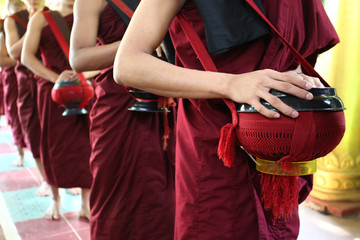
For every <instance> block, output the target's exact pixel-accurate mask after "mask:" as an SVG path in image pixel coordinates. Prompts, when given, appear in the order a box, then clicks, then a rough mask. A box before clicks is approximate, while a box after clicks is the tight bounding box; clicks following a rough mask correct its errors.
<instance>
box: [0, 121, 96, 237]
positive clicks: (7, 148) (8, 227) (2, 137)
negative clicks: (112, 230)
mask: <svg viewBox="0 0 360 240" xmlns="http://www.w3.org/2000/svg"><path fill="white" fill-rule="evenodd" d="M16 157H17V154H16V149H15V148H14V146H13V145H12V136H11V132H10V129H9V127H8V126H6V124H5V118H4V116H2V117H1V120H0V223H1V229H0V240H3V239H6V240H17V239H23V240H45V239H51V240H57V239H59V240H60V239H61V240H72V239H74V240H75V239H76V240H79V239H84V240H87V239H90V234H89V223H88V222H87V221H85V220H84V219H80V218H79V217H78V213H79V212H78V210H79V209H80V204H81V197H80V196H79V195H78V196H74V195H71V194H69V193H68V192H67V191H66V190H65V189H61V190H60V193H61V203H62V206H61V220H60V221H50V220H46V219H44V218H43V214H44V212H45V211H46V209H47V208H48V206H49V205H50V203H51V196H50V197H39V196H36V194H35V193H36V191H37V189H38V187H39V185H40V177H39V173H38V171H37V169H36V165H35V162H34V160H33V158H32V157H31V154H30V152H29V151H26V152H25V166H24V167H14V166H12V165H11V163H12V161H13V160H14V159H16Z"/></svg>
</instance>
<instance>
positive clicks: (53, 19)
mask: <svg viewBox="0 0 360 240" xmlns="http://www.w3.org/2000/svg"><path fill="white" fill-rule="evenodd" d="M42 13H43V14H44V17H45V19H46V21H47V22H48V24H49V27H50V29H51V31H52V32H53V34H54V36H55V38H56V40H57V42H58V43H59V45H60V47H61V50H62V51H63V53H64V54H65V56H66V59H67V60H68V61H69V52H70V47H69V42H70V29H69V26H68V25H67V23H66V21H65V19H64V18H63V17H62V16H61V15H60V13H59V12H56V11H43V12H42ZM77 75H78V77H79V79H80V81H81V83H82V84H87V83H86V79H85V77H84V75H83V74H82V73H78V74H77Z"/></svg>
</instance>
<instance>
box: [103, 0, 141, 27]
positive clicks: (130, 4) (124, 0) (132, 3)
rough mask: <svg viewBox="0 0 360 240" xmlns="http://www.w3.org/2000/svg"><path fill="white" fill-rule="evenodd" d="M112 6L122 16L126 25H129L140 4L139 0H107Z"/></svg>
mask: <svg viewBox="0 0 360 240" xmlns="http://www.w3.org/2000/svg"><path fill="white" fill-rule="evenodd" d="M106 1H107V2H108V3H109V4H110V6H111V7H112V8H113V9H114V10H115V12H116V13H117V14H119V16H120V17H121V19H122V20H123V22H124V23H125V24H126V26H128V25H129V23H130V19H131V18H132V15H133V14H134V11H135V9H136V8H137V6H138V5H139V1H138V0H106Z"/></svg>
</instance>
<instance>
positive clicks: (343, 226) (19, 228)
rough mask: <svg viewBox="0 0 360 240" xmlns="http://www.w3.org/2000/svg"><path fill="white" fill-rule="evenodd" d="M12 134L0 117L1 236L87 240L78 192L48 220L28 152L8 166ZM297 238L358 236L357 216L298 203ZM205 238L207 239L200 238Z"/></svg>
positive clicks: (347, 239) (349, 239)
mask: <svg viewBox="0 0 360 240" xmlns="http://www.w3.org/2000/svg"><path fill="white" fill-rule="evenodd" d="M16 156H17V155H16V152H15V148H14V146H13V145H12V136H11V132H10V129H9V127H8V126H6V124H5V119H4V116H2V117H1V119H0V240H5V239H6V240H19V239H23V240H45V239H51V240H73V239H74V240H79V239H83V240H88V239H90V234H89V223H88V222H86V221H84V220H83V219H79V217H78V210H79V208H80V202H81V199H80V196H73V195H70V194H69V193H67V192H66V191H65V190H64V189H62V190H61V197H62V209H61V213H62V215H61V220H60V221H49V220H46V219H44V218H43V214H44V212H45V210H46V209H47V207H48V205H49V204H50V202H51V197H38V196H36V194H35V192H36V190H37V188H38V187H39V183H40V181H39V179H40V178H39V174H38V172H37V170H36V168H35V163H34V160H33V159H32V157H31V154H30V153H29V152H28V151H27V152H26V159H25V166H24V167H21V168H18V167H13V166H11V163H12V161H13V160H14V159H15V158H16ZM300 219H301V220H300V222H301V224H300V235H299V238H298V240H360V216H353V217H347V218H337V217H334V216H328V215H324V214H321V213H319V212H317V211H314V210H312V209H310V208H309V207H307V205H306V204H303V205H301V206H300ZM203 240H206V239H203Z"/></svg>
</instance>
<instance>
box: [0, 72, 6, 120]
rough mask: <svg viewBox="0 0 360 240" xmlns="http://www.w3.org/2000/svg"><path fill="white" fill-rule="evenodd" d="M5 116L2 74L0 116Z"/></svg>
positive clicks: (0, 82)
mask: <svg viewBox="0 0 360 240" xmlns="http://www.w3.org/2000/svg"><path fill="white" fill-rule="evenodd" d="M0 71H1V70H0ZM4 114H5V101H4V86H3V81H2V74H1V73H0V115H4Z"/></svg>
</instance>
